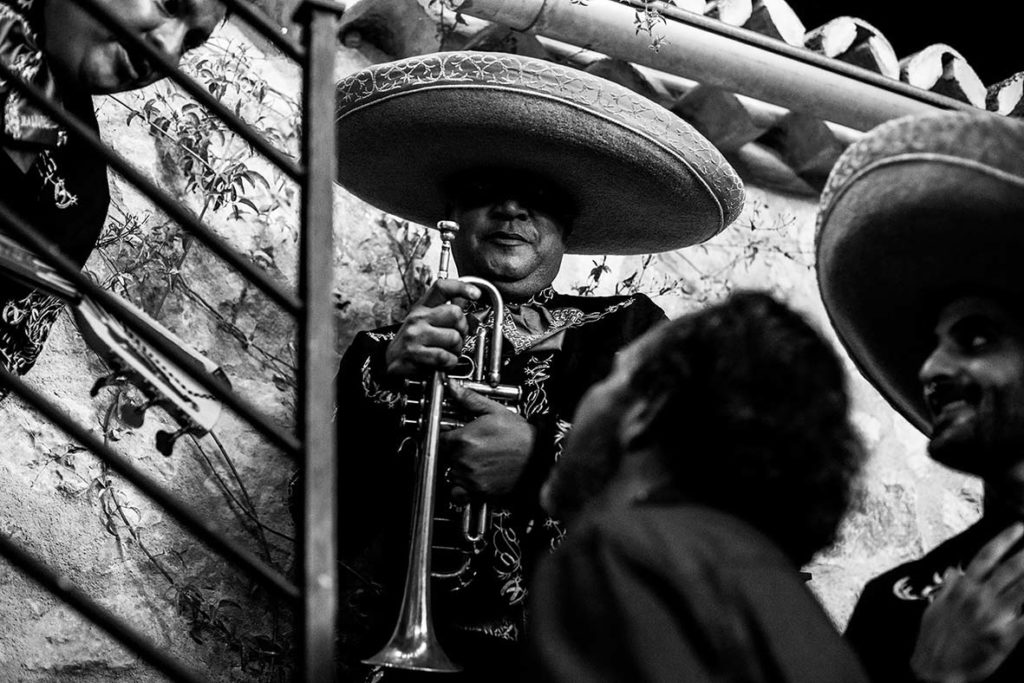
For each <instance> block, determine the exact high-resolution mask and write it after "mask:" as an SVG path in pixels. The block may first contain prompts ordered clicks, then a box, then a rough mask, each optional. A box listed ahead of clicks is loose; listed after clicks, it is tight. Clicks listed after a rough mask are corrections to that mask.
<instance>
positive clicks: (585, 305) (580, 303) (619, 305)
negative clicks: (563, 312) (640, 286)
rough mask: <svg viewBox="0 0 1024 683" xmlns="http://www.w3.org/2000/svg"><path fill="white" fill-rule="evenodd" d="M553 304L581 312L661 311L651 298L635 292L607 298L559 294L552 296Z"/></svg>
mask: <svg viewBox="0 0 1024 683" xmlns="http://www.w3.org/2000/svg"><path fill="white" fill-rule="evenodd" d="M553 303H554V304H555V305H557V306H559V307H561V306H572V307H574V308H579V309H580V310H583V311H601V310H607V309H611V308H614V309H625V308H632V307H636V309H638V310H645V311H653V310H656V311H661V307H660V306H658V304H656V303H654V301H653V300H652V299H651V297H649V296H647V295H646V294H643V293H642V292H637V293H634V294H613V295H609V296H590V295H581V294H561V293H557V294H555V296H554V299H553Z"/></svg>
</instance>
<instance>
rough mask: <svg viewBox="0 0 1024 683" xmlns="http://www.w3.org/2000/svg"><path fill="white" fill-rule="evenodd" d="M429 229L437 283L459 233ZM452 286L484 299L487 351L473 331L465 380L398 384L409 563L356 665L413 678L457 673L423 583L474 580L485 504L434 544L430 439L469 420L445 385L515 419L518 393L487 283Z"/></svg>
mask: <svg viewBox="0 0 1024 683" xmlns="http://www.w3.org/2000/svg"><path fill="white" fill-rule="evenodd" d="M437 228H438V230H440V231H441V260H440V264H439V267H438V277H439V278H446V277H447V276H448V262H449V259H450V257H451V240H452V239H453V238H454V236H455V233H456V232H458V229H459V226H458V225H457V224H456V223H454V222H451V221H440V222H439V223H438V224H437ZM459 280H460V281H462V282H466V283H469V284H472V285H475V286H476V287H479V288H480V289H481V290H482V291H483V292H484V293H485V294H486V295H487V296H488V297H489V298H490V302H491V309H492V311H493V323H492V326H491V329H490V332H491V334H490V344H489V345H488V344H487V343H486V341H487V329H486V328H485V327H484V326H482V325H481V326H479V327H478V328H477V331H476V338H475V350H474V358H473V359H472V363H471V366H472V368H473V369H472V373H471V376H469V377H447V376H446V375H445V374H444V373H442V372H434V373H433V376H432V377H431V378H430V380H429V381H427V382H424V381H407V382H406V394H407V395H406V399H405V402H404V407H405V414H404V415H403V418H402V424H403V425H404V426H406V427H410V428H414V429H416V430H418V432H419V434H420V448H419V457H418V459H417V465H416V479H415V481H416V484H415V491H414V498H413V514H412V522H411V541H410V546H409V561H408V565H407V567H406V576H405V585H404V588H403V593H402V603H401V607H400V608H399V614H398V621H397V623H396V625H395V630H394V633H393V634H392V636H391V639H390V640H389V641H388V643H387V644H386V645H385V646H384V647H383V648H382V649H381V650H380V651H379V652H378V653H377V654H376V655H374V656H373V657H371V658H369V659H366V660H364V661H365V662H366V663H368V664H377V665H383V666H389V667H394V668H399V669H410V670H416V671H435V672H452V671H461V667H459V666H458V665H457V664H455V663H453V662H452V661H451V659H449V658H448V655H447V654H445V652H444V650H443V649H442V647H441V645H440V643H438V641H437V637H436V633H435V629H434V626H433V618H432V613H431V609H430V604H431V583H432V579H439V580H443V581H446V582H448V585H450V586H451V588H452V589H453V590H457V589H459V588H461V587H464V586H466V585H468V584H469V583H470V582H471V581H472V579H473V577H474V576H475V569H474V566H473V565H474V557H475V556H476V555H477V554H478V553H479V552H480V551H481V550H482V548H483V547H484V546H485V545H486V534H487V529H488V526H489V524H490V511H489V510H488V506H487V504H486V503H485V502H478V503H477V504H475V505H472V504H467V505H465V506H463V507H462V510H461V512H460V517H461V519H460V520H459V525H458V528H459V530H460V533H461V538H462V541H461V543H460V544H459V546H435V545H434V526H435V524H437V523H448V524H449V525H450V524H451V523H452V522H454V520H451V519H450V518H447V517H444V516H436V515H435V510H434V508H435V499H436V494H437V479H438V476H437V467H438V439H439V436H440V433H441V432H442V431H444V430H446V429H458V428H459V427H462V426H464V425H465V424H466V421H467V420H469V419H471V417H470V416H465V415H460V414H459V413H458V411H455V410H453V405H452V401H450V400H448V399H447V398H446V396H445V394H446V385H447V384H449V383H450V384H458V385H459V386H462V387H464V388H466V389H471V390H473V391H475V392H477V393H479V394H482V395H483V396H486V397H488V398H490V399H492V400H495V401H498V402H500V403H502V404H503V405H505V406H506V407H507V408H508V409H509V410H513V411H516V412H518V407H517V405H516V404H517V403H518V402H519V400H520V398H521V397H522V388H521V387H518V386H512V385H505V384H501V346H502V336H501V330H502V323H503V322H504V316H505V305H504V302H503V301H502V298H501V293H500V292H498V289H497V287H495V286H494V285H493V284H491V283H490V282H488V281H486V280H482V279H480V278H477V277H461V278H459ZM412 393H418V394H419V397H418V398H416V397H413V396H411V395H410V394H412ZM433 550H438V551H450V552H453V553H454V554H455V556H456V558H457V559H456V562H454V563H453V564H454V565H455V567H454V569H453V570H450V571H439V572H434V571H432V568H431V553H432V551H433Z"/></svg>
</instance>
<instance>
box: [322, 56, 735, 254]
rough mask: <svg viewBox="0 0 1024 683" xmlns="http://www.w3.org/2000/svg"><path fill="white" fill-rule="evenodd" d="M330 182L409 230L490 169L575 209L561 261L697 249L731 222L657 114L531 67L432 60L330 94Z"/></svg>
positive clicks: (694, 150)
mask: <svg viewBox="0 0 1024 683" xmlns="http://www.w3.org/2000/svg"><path fill="white" fill-rule="evenodd" d="M336 125H337V145H338V148H337V159H338V176H337V179H338V183H339V184H340V185H341V186H342V187H344V188H345V189H347V190H348V191H349V192H351V193H352V194H354V195H356V196H357V197H359V198H360V199H363V200H364V201H366V202H367V203H369V204H371V205H373V206H376V207H377V208H379V209H381V210H383V211H386V212H388V213H391V214H394V215H397V216H400V217H402V218H405V219H407V220H410V221H413V222H415V223H419V224H422V225H433V224H434V223H435V222H436V221H438V220H440V219H443V218H445V215H444V213H445V210H446V208H447V206H446V205H447V201H446V196H445V191H444V187H445V183H446V182H448V181H449V180H450V179H451V178H452V177H453V176H456V175H458V174H460V173H465V172H468V171H472V170H475V169H482V168H502V169H509V170H514V171H522V172H525V173H532V174H536V175H537V176H539V177H541V178H546V179H549V180H554V181H556V183H557V184H558V185H559V186H560V187H561V189H562V190H563V191H565V192H567V193H568V194H569V197H570V199H571V201H572V203H573V204H574V205H575V207H576V208H577V216H576V219H575V220H574V222H573V229H572V233H571V234H570V236H569V240H568V243H567V251H568V252H569V253H577V254H641V253H656V252H662V251H669V250H672V249H677V248H680V247H685V246H689V245H692V244H697V243H700V242H703V241H705V240H707V239H709V238H711V237H713V236H714V235H716V234H718V233H719V232H720V231H721V230H722V229H723V228H724V227H725V226H726V225H728V224H729V223H730V222H732V220H734V219H735V218H736V216H737V215H738V214H739V212H740V209H741V208H742V204H743V185H742V183H741V181H740V179H739V177H738V176H737V175H736V172H735V171H734V170H733V169H732V167H731V166H730V165H729V164H728V162H727V161H726V160H725V158H724V157H722V155H721V154H720V153H719V151H718V150H717V149H716V148H715V147H714V146H712V145H711V143H710V142H708V141H707V140H706V139H705V138H704V137H703V136H701V135H700V134H699V133H698V132H697V131H696V130H695V129H694V128H693V127H692V126H690V125H689V124H687V123H686V122H685V121H683V120H682V119H680V118H679V117H678V116H676V115H675V114H673V113H672V112H670V111H668V110H667V109H665V108H664V107H662V106H660V105H658V104H656V103H654V102H652V101H651V100H648V99H646V98H644V97H641V96H640V95H638V94H636V93H634V92H632V91H630V90H628V89H626V88H624V87H622V86H620V85H618V84H616V83H612V82H611V81H608V80H605V79H603V78H599V77H597V76H593V75H591V74H588V73H585V72H583V71H579V70H576V69H572V68H569V67H563V66H560V65H557V64H554V63H551V62H547V61H544V60H540V59H533V58H527V57H522V56H518V55H511V54H504V53H494V52H441V53H435V54H429V55H423V56H418V57H411V58H408V59H403V60H399V61H396V62H388V63H384V64H378V65H375V66H372V67H370V68H367V69H364V70H362V71H359V72H357V73H355V74H353V75H351V76H349V77H348V78H346V79H344V80H343V81H342V82H341V83H339V84H338V87H337V114H336Z"/></svg>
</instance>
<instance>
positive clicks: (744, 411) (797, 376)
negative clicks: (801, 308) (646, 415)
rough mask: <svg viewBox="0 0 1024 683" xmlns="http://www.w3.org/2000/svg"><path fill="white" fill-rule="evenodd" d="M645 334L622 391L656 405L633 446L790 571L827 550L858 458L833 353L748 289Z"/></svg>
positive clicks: (783, 309)
mask: <svg viewBox="0 0 1024 683" xmlns="http://www.w3.org/2000/svg"><path fill="white" fill-rule="evenodd" d="M652 335H653V336H652V339H651V340H650V341H649V342H648V343H647V344H646V349H645V352H642V353H641V357H640V359H639V362H638V367H637V368H636V371H635V372H634V374H633V375H632V377H631V380H630V389H631V391H633V392H635V394H637V395H645V396H649V397H652V398H657V399H660V403H658V402H655V404H656V405H658V406H659V408H658V410H657V412H656V413H655V414H654V415H653V416H652V419H651V424H650V429H649V430H648V432H647V433H646V435H645V436H644V437H643V438H642V441H643V443H644V445H653V446H655V447H656V448H657V450H658V451H659V452H660V453H662V455H663V457H664V458H665V463H666V465H667V467H668V469H669V470H670V472H671V475H672V477H673V484H674V486H675V488H676V489H677V490H678V491H680V492H681V493H682V494H683V495H684V496H685V497H686V498H688V499H691V500H696V501H698V502H702V503H704V504H707V505H710V506H713V507H715V508H717V509H721V510H723V511H726V512H729V513H731V514H734V515H736V516H737V517H740V518H741V519H744V520H746V521H747V522H748V523H750V524H752V525H754V526H755V527H757V528H759V529H760V530H761V531H762V532H763V533H765V534H766V535H767V536H768V537H769V538H771V539H772V540H773V541H775V542H776V543H777V544H778V545H779V546H780V547H781V548H782V550H783V551H784V552H785V553H786V554H787V555H788V556H789V557H790V559H791V560H793V561H794V562H795V563H796V564H798V565H802V564H804V563H806V562H807V561H808V560H810V559H811V557H812V556H813V555H814V554H815V553H816V552H818V551H819V550H821V549H822V548H824V547H826V546H828V545H831V544H832V543H833V542H834V541H835V537H836V532H837V529H838V527H839V524H840V522H841V521H842V518H843V517H844V515H845V514H846V511H847V510H848V508H849V506H850V502H851V499H852V496H853V484H854V481H855V479H856V477H857V475H858V473H859V471H860V466H861V464H862V462H863V460H864V450H863V446H862V445H861V443H860V440H859V438H858V436H857V434H856V431H855V430H854V428H853V425H852V424H851V422H850V420H849V399H848V396H847V392H846V383H845V374H844V372H843V369H842V365H841V363H840V361H839V359H838V357H837V355H836V353H835V351H834V350H833V349H832V347H831V346H830V345H829V344H828V343H827V342H826V341H825V340H824V339H822V338H821V336H820V335H819V334H818V333H817V332H816V331H815V330H814V329H813V328H812V327H811V326H810V325H809V324H808V323H807V321H806V320H804V318H803V317H801V316H800V315H799V314H797V313H796V312H794V311H793V310H792V309H790V308H789V307H787V306H786V305H784V304H782V303H780V302H778V301H776V300H775V299H773V298H772V297H771V296H769V295H767V294H765V293H761V292H756V291H743V292H737V293H734V294H732V295H731V296H729V297H728V298H727V299H726V300H725V301H723V302H722V303H719V304H716V305H713V306H711V307H709V308H707V309H704V310H702V311H700V312H697V313H693V314H690V315H687V316H684V317H681V318H678V319H676V320H673V321H670V322H667V323H664V324H663V325H662V326H661V327H660V328H658V330H657V331H655V332H654V333H652ZM638 445H639V444H638Z"/></svg>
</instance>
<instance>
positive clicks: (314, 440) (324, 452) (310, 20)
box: [298, 0, 343, 683]
mask: <svg viewBox="0 0 1024 683" xmlns="http://www.w3.org/2000/svg"><path fill="white" fill-rule="evenodd" d="M342 10H343V7H342V6H341V5H339V4H337V3H333V2H326V1H324V0H305V2H304V3H303V4H302V6H301V7H300V9H299V13H300V14H299V16H300V17H301V19H302V20H303V21H304V23H305V26H306V30H305V33H304V35H305V48H306V54H307V55H308V56H309V59H308V61H307V63H306V64H305V68H304V69H303V84H302V98H303V107H302V110H303V125H302V146H303V159H304V160H305V162H306V167H307V169H308V174H307V177H306V182H305V183H304V184H303V188H302V233H301V241H300V256H301V258H300V259H299V296H300V297H301V299H302V300H303V302H304V303H305V308H304V310H303V313H304V315H303V316H301V318H300V320H301V324H300V325H299V330H300V332H299V373H300V375H299V376H300V382H299V411H298V415H299V425H300V426H301V429H302V442H303V444H305V446H306V453H305V456H306V457H305V460H304V461H303V467H302V485H303V493H304V495H303V499H304V510H303V522H304V526H303V534H302V535H301V536H300V538H301V544H300V546H299V553H300V557H301V562H302V570H303V571H302V575H303V579H304V581H305V583H304V586H303V587H304V589H305V594H304V596H303V597H304V601H303V609H302V615H303V624H302V626H303V639H302V645H303V648H302V654H301V657H302V662H301V667H302V680H303V681H306V682H307V683H317V682H319V681H333V680H335V679H336V677H337V669H336V666H335V661H334V640H335V630H336V621H337V616H338V564H337V549H336V547H335V526H336V516H337V475H338V473H337V461H336V455H335V451H336V444H335V442H336V435H335V432H334V419H333V417H334V407H335V387H334V373H332V372H325V369H326V368H329V367H330V366H331V364H332V363H334V362H336V359H335V357H334V347H335V339H336V335H335V329H334V320H335V319H334V305H333V302H332V301H331V295H330V293H331V290H332V286H333V284H334V227H333V224H334V202H333V198H334V178H335V153H336V152H335V148H334V59H333V57H334V52H335V50H336V42H337V38H336V35H337V22H338V18H339V17H340V16H341V12H342Z"/></svg>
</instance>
